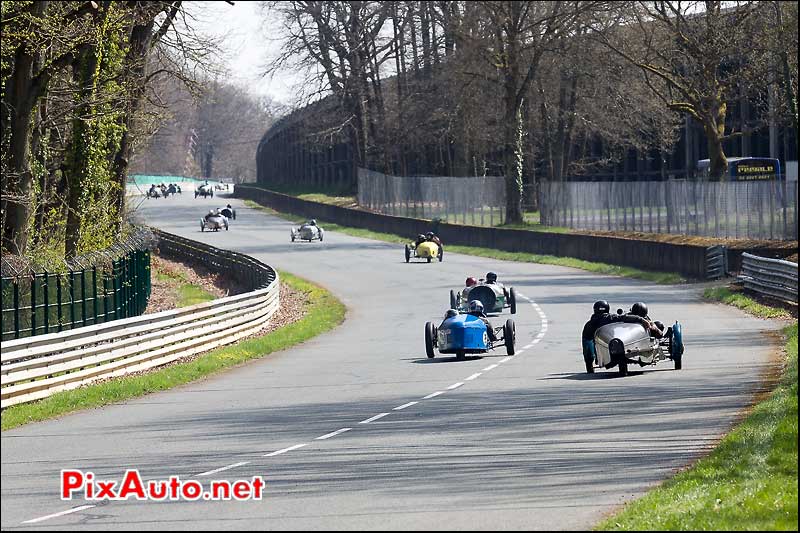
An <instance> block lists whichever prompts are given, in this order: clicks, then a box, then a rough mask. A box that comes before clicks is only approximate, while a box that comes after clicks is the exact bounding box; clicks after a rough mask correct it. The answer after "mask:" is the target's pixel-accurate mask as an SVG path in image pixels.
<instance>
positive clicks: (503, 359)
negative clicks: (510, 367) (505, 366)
mask: <svg viewBox="0 0 800 533" xmlns="http://www.w3.org/2000/svg"><path fill="white" fill-rule="evenodd" d="M511 357H513V356H511V355H509V356H508V357H503V358H502V359H500V361H498V363H505V362H506V361H509V360H510V359H511Z"/></svg>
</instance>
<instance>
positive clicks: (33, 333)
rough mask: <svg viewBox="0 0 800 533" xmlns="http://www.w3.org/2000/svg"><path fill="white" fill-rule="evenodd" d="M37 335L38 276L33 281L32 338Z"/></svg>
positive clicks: (34, 276)
mask: <svg viewBox="0 0 800 533" xmlns="http://www.w3.org/2000/svg"><path fill="white" fill-rule="evenodd" d="M33 335H36V274H34V275H33V278H32V279H31V336H33Z"/></svg>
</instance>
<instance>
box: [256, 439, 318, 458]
mask: <svg viewBox="0 0 800 533" xmlns="http://www.w3.org/2000/svg"><path fill="white" fill-rule="evenodd" d="M303 446H308V443H307V442H304V443H303V444H295V445H294V446H289V447H288V448H284V449H282V450H278V451H277V452H272V453H266V454H264V457H274V456H276V455H280V454H282V453H286V452H290V451H292V450H296V449H298V448H302V447H303Z"/></svg>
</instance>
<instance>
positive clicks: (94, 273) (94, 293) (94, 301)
mask: <svg viewBox="0 0 800 533" xmlns="http://www.w3.org/2000/svg"><path fill="white" fill-rule="evenodd" d="M98 307H99V304H98V303H97V265H95V266H93V267H92V308H93V309H94V320H92V324H97V315H98V314H100V310H99V309H98Z"/></svg>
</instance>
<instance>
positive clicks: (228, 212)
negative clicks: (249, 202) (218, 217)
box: [220, 204, 236, 218]
mask: <svg viewBox="0 0 800 533" xmlns="http://www.w3.org/2000/svg"><path fill="white" fill-rule="evenodd" d="M220 213H221V214H222V216H224V217H225V218H236V216H235V215H234V214H233V207H231V204H228V205H226V206H225V207H224V208H223V209H222V211H220Z"/></svg>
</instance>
